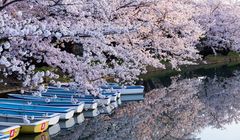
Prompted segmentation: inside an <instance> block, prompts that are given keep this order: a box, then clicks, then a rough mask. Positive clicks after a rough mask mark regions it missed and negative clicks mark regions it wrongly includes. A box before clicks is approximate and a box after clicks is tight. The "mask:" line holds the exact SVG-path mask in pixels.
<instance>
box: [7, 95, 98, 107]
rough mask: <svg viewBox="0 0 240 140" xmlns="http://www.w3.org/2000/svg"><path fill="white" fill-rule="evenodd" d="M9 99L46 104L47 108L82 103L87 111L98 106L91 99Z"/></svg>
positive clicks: (17, 97)
mask: <svg viewBox="0 0 240 140" xmlns="http://www.w3.org/2000/svg"><path fill="white" fill-rule="evenodd" d="M8 96H9V97H11V98H15V99H23V100H30V101H32V102H34V103H35V102H36V103H37V102H39V103H44V102H45V103H46V104H47V106H61V105H66V104H70V105H69V106H71V105H74V104H78V103H81V102H84V109H85V110H88V109H96V108H97V106H98V103H97V102H96V101H94V100H93V99H82V100H79V99H78V100H76V99H74V100H75V101H74V102H73V101H72V100H71V99H68V98H49V97H45V96H42V97H40V96H32V95H21V94H8Z"/></svg>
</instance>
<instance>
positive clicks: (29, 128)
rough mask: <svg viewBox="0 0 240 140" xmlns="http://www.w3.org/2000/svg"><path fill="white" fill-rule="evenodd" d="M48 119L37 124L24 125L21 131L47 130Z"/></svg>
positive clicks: (38, 131)
mask: <svg viewBox="0 0 240 140" xmlns="http://www.w3.org/2000/svg"><path fill="white" fill-rule="evenodd" d="M47 128H48V121H45V122H42V123H40V124H37V125H23V126H22V128H21V130H20V132H21V133H41V132H44V131H45V130H47Z"/></svg>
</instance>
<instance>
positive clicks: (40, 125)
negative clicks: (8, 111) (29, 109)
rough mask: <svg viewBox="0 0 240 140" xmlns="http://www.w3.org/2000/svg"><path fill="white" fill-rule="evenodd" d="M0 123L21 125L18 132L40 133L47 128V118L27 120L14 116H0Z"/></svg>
mask: <svg viewBox="0 0 240 140" xmlns="http://www.w3.org/2000/svg"><path fill="white" fill-rule="evenodd" d="M0 125H5V126H16V125H19V126H21V128H20V133H41V132H44V131H45V130H46V129H47V128H48V119H43V120H40V121H39V120H28V119H26V118H14V117H3V116H0Z"/></svg>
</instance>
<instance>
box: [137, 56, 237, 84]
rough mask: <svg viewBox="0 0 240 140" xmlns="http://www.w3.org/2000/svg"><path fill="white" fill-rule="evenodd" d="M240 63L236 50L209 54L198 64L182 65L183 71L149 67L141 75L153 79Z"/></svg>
mask: <svg viewBox="0 0 240 140" xmlns="http://www.w3.org/2000/svg"><path fill="white" fill-rule="evenodd" d="M238 64H240V55H239V54H238V53H235V52H230V53H229V54H228V55H217V56H215V55H208V56H206V57H205V58H204V59H203V60H202V61H200V62H198V64H197V65H183V66H180V69H181V71H177V70H174V69H172V68H170V67H168V68H167V69H156V68H153V67H149V68H148V73H147V74H144V75H141V76H140V77H141V78H142V79H144V80H148V79H151V78H153V77H164V76H166V75H168V76H169V75H172V76H174V75H178V74H181V73H186V72H189V71H194V70H197V69H205V70H210V69H213V68H219V67H222V66H228V67H231V66H236V65H238Z"/></svg>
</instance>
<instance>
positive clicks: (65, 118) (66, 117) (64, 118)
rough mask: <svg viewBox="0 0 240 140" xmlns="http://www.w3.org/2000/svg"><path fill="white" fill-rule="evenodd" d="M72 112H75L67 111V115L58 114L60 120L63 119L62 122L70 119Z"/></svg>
mask: <svg viewBox="0 0 240 140" xmlns="http://www.w3.org/2000/svg"><path fill="white" fill-rule="evenodd" d="M74 112H75V111H74V110H72V111H69V112H67V113H61V114H60V119H63V120H67V119H70V118H72V117H73V115H74Z"/></svg>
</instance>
